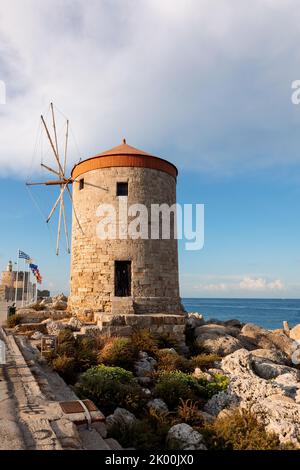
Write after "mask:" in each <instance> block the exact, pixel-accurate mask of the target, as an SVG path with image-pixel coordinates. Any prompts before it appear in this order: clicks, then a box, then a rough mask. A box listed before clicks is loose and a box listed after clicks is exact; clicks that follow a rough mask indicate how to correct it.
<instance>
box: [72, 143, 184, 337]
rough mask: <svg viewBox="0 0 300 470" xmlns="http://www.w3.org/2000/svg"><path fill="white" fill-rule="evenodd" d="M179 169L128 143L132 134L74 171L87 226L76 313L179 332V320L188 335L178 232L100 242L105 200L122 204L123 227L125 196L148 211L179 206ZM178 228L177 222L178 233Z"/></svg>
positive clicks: (75, 231) (76, 275)
mask: <svg viewBox="0 0 300 470" xmlns="http://www.w3.org/2000/svg"><path fill="white" fill-rule="evenodd" d="M177 173H178V172H177V169H176V167H175V166H174V165H173V164H172V163H169V162H168V161H166V160H163V159H161V158H158V157H154V156H153V155H150V154H148V153H146V152H144V151H142V150H138V149H136V148H134V147H132V146H130V145H128V144H127V143H126V141H125V139H124V140H123V143H122V144H121V145H119V146H117V147H114V148H112V149H110V150H107V151H105V152H103V153H100V154H98V155H96V156H94V157H91V158H88V159H87V160H84V161H81V162H79V163H78V164H77V165H75V167H74V168H73V170H72V175H71V176H72V180H73V181H77V183H78V184H75V185H74V184H73V205H74V212H75V213H76V215H77V218H78V220H79V221H80V225H79V224H78V223H76V222H75V221H73V227H72V261H71V293H70V298H69V307H70V309H71V310H72V311H73V312H74V313H76V314H83V313H84V312H85V311H86V312H87V311H93V312H94V313H96V314H97V316H98V318H99V321H100V323H101V322H102V323H103V324H104V323H105V324H110V325H111V323H109V321H110V320H112V317H116V316H123V317H124V322H123V323H122V322H121V324H123V326H124V325H127V326H128V325H129V324H130V325H132V324H137V322H138V321H139V322H140V323H142V326H151V325H150V323H151V324H153V323H155V324H157V328H160V330H161V331H171V330H172V331H173V329H174V328H173V326H174V324H175V325H176V324H177V325H178V326H180V328H179V330H180V331H181V332H182V329H183V326H182V320H183V318H182V313H183V308H182V304H181V300H180V296H179V280H178V253H177V240H176V239H175V238H174V236H173V238H170V239H162V236H161V233H160V236H159V238H158V239H151V235H150V231H149V237H148V238H147V239H141V238H138V239H132V238H130V237H128V236H121V237H120V236H119V237H118V236H117V237H116V238H115V239H100V238H99V236H98V234H97V223H98V221H99V218H98V217H97V213H99V212H98V208H99V205H103V204H108V205H109V206H110V207H113V208H114V209H115V213H116V215H117V217H116V225H117V227H116V228H117V229H120V225H121V224H122V222H120V218H119V212H120V201H121V202H122V204H125V203H126V204H127V206H128V207H130V206H132V205H134V204H142V205H144V206H146V207H147V209H148V213H149V214H150V213H151V205H153V204H156V205H161V204H168V206H172V205H173V204H175V203H176V179H177ZM129 220H130V218H129ZM148 223H149V225H150V222H147V224H148ZM172 225H173V227H172ZM172 229H174V219H173V220H171V233H172ZM117 233H120V232H119V231H118V230H117ZM132 314H136V315H132ZM162 314H163V315H162ZM145 317H146V318H145ZM158 317H160V318H161V321H158ZM163 317H167V318H163ZM128 318H129V320H128ZM138 319H139V320H138ZM107 322H108V323H107ZM140 323H139V324H140ZM118 324H119V325H120V318H119V320H118ZM172 324H173V326H171V325H172ZM163 325H165V326H163ZM167 325H168V326H167ZM175 330H176V328H175ZM121 333H123V334H124V331H123V332H122V331H121Z"/></svg>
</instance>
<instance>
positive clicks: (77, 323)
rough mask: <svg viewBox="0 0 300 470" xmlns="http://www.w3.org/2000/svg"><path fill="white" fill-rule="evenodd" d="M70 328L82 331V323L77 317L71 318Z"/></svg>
mask: <svg viewBox="0 0 300 470" xmlns="http://www.w3.org/2000/svg"><path fill="white" fill-rule="evenodd" d="M68 326H69V327H70V328H71V329H72V330H73V331H80V329H81V328H82V322H81V321H80V320H79V319H78V318H77V317H72V318H70V320H69V322H68Z"/></svg>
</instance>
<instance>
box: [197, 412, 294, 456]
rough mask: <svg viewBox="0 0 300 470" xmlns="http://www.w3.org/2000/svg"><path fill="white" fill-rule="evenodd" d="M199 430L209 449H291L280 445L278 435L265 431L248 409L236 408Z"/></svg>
mask: <svg viewBox="0 0 300 470" xmlns="http://www.w3.org/2000/svg"><path fill="white" fill-rule="evenodd" d="M201 432H202V433H203V435H204V438H205V442H206V444H207V446H208V447H209V448H210V449H217V450H280V449H284V448H286V449H292V448H293V445H289V444H287V445H282V444H280V442H279V438H278V436H276V435H275V434H271V433H267V432H266V430H265V426H264V424H263V423H262V422H261V421H259V420H258V419H257V417H256V416H255V415H254V414H253V413H252V412H251V410H250V409H243V410H240V409H236V410H234V411H233V412H232V413H230V414H229V415H228V416H225V417H221V418H217V419H216V420H215V421H214V423H213V424H209V425H208V424H207V425H206V426H205V427H204V428H203V429H202V430H201Z"/></svg>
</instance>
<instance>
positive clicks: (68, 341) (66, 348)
mask: <svg viewBox="0 0 300 470" xmlns="http://www.w3.org/2000/svg"><path fill="white" fill-rule="evenodd" d="M57 354H59V355H66V356H68V357H73V358H74V357H75V354H76V340H75V338H74V335H73V333H72V331H71V330H70V329H68V328H66V329H65V330H61V331H60V332H59V334H58V337H57Z"/></svg>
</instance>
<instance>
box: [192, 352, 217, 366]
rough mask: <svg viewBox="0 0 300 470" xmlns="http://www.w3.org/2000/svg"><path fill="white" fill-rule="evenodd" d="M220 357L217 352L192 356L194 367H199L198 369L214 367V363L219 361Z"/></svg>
mask: <svg viewBox="0 0 300 470" xmlns="http://www.w3.org/2000/svg"><path fill="white" fill-rule="evenodd" d="M221 359H222V358H221V356H218V355H217V354H212V353H202V354H198V355H197V356H193V357H192V359H191V360H192V362H193V365H194V367H200V369H210V368H211V367H214V363H215V362H218V361H220V360H221Z"/></svg>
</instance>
